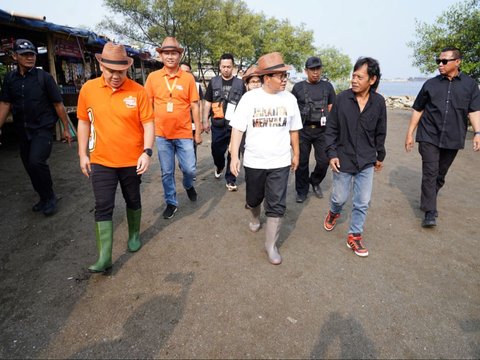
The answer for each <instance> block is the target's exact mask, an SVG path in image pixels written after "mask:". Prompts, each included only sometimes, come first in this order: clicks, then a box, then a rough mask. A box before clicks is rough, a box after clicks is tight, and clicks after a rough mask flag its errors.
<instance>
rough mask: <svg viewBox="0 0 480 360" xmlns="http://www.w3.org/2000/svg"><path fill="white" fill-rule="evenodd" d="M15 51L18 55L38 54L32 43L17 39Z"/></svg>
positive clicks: (14, 46)
mask: <svg viewBox="0 0 480 360" xmlns="http://www.w3.org/2000/svg"><path fill="white" fill-rule="evenodd" d="M13 51H14V52H16V53H17V54H25V53H34V54H36V53H37V48H36V47H35V45H33V44H32V42H31V41H29V40H26V39H17V40H16V41H15V44H14V45H13Z"/></svg>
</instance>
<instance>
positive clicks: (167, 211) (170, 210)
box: [163, 204, 177, 219]
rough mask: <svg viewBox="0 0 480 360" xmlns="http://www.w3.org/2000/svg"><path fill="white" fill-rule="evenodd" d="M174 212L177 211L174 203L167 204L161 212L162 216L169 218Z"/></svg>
mask: <svg viewBox="0 0 480 360" xmlns="http://www.w3.org/2000/svg"><path fill="white" fill-rule="evenodd" d="M176 212H177V207H176V206H175V205H172V204H167V208H166V209H165V211H164V212H163V218H164V219H171V218H172V217H173V215H175V213H176Z"/></svg>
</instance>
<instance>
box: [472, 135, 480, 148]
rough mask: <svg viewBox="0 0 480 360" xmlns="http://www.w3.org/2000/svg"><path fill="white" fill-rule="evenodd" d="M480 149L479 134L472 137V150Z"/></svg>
mask: <svg viewBox="0 0 480 360" xmlns="http://www.w3.org/2000/svg"><path fill="white" fill-rule="evenodd" d="M479 150H480V134H478V135H475V136H474V137H473V151H479Z"/></svg>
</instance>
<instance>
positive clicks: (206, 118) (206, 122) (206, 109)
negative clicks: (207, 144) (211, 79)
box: [203, 100, 212, 134]
mask: <svg viewBox="0 0 480 360" xmlns="http://www.w3.org/2000/svg"><path fill="white" fill-rule="evenodd" d="M211 108H212V103H211V102H210V101H208V100H205V103H204V104H203V131H205V132H206V133H207V134H208V133H209V132H210V110H211Z"/></svg>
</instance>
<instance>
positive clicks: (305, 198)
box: [295, 194, 307, 204]
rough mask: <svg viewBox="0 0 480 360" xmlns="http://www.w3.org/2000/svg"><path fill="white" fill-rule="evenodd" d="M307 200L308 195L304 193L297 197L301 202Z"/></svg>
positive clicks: (298, 201) (297, 200)
mask: <svg viewBox="0 0 480 360" xmlns="http://www.w3.org/2000/svg"><path fill="white" fill-rule="evenodd" d="M305 200H307V195H302V194H297V198H296V199H295V201H296V202H297V203H299V204H301V203H303V202H304V201H305Z"/></svg>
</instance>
